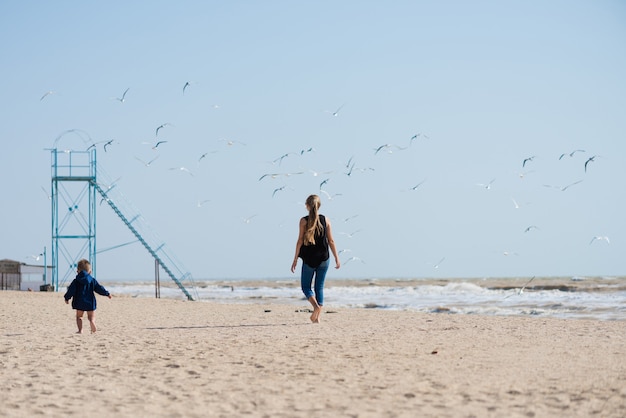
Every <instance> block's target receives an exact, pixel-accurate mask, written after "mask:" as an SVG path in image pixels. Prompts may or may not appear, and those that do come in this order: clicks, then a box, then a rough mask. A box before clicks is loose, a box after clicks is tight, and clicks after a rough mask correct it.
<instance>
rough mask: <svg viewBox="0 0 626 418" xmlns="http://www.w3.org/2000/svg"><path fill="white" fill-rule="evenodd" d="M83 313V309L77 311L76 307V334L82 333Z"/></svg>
mask: <svg viewBox="0 0 626 418" xmlns="http://www.w3.org/2000/svg"><path fill="white" fill-rule="evenodd" d="M84 313H85V312H84V311H79V310H78V309H77V310H76V326H77V327H78V332H77V334H82V333H83V314H84Z"/></svg>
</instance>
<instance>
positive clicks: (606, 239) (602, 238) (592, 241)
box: [589, 236, 611, 245]
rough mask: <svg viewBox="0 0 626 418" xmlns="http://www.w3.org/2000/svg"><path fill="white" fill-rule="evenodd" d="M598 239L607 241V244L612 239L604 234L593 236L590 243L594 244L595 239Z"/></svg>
mask: <svg viewBox="0 0 626 418" xmlns="http://www.w3.org/2000/svg"><path fill="white" fill-rule="evenodd" d="M598 240H599V241H606V243H607V244H610V243H611V241H609V237H606V236H603V237H600V236H596V237H593V238H592V239H591V241H590V242H589V245H591V244H593V243H594V242H595V241H598Z"/></svg>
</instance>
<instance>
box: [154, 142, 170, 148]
mask: <svg viewBox="0 0 626 418" xmlns="http://www.w3.org/2000/svg"><path fill="white" fill-rule="evenodd" d="M166 142H167V141H159V142H157V143H156V144H155V145H154V146H153V147H152V149H157V148H158V146H159V145H161V144H165V143H166Z"/></svg>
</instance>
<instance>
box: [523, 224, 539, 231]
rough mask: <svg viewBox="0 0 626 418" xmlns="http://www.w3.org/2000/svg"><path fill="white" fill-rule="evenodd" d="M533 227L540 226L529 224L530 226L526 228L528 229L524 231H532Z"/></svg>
mask: <svg viewBox="0 0 626 418" xmlns="http://www.w3.org/2000/svg"><path fill="white" fill-rule="evenodd" d="M533 229H539V228H538V227H536V226H535V225H531V226H529V227H528V228H526V229H525V230H524V232H530V231H532V230H533Z"/></svg>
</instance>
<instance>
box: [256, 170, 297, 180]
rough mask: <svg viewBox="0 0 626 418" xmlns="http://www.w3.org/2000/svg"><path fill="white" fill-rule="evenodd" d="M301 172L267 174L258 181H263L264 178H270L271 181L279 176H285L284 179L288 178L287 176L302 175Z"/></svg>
mask: <svg viewBox="0 0 626 418" xmlns="http://www.w3.org/2000/svg"><path fill="white" fill-rule="evenodd" d="M302 173H303V171H299V172H297V173H267V174H263V175H262V176H261V177H259V181H261V180H263V179H264V178H265V177H270V178H272V179H275V178H277V177H280V176H285V177H289V176H295V175H297V174H302Z"/></svg>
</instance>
